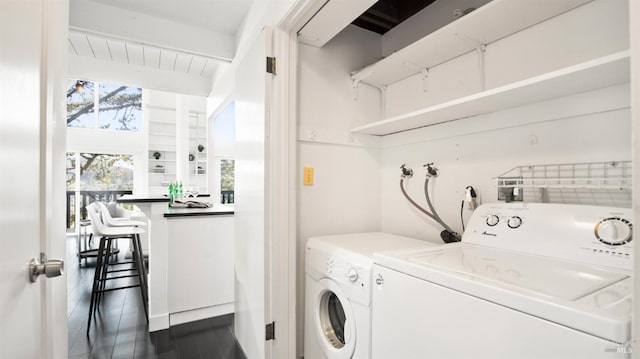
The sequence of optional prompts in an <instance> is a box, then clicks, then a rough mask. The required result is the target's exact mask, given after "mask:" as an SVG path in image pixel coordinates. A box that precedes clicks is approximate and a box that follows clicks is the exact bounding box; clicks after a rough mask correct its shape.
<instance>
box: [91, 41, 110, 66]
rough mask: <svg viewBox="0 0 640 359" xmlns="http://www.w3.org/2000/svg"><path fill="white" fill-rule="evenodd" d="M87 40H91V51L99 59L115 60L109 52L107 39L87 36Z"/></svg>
mask: <svg viewBox="0 0 640 359" xmlns="http://www.w3.org/2000/svg"><path fill="white" fill-rule="evenodd" d="M87 40H89V45H90V46H91V49H92V50H93V53H94V55H95V56H96V58H97V59H100V60H108V61H112V60H113V59H112V58H111V52H109V47H108V46H107V40H106V39H104V38H99V37H95V36H87Z"/></svg>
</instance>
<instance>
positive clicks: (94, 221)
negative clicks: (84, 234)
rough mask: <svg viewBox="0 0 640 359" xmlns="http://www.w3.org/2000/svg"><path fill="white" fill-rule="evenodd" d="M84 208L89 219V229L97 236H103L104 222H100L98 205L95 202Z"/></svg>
mask: <svg viewBox="0 0 640 359" xmlns="http://www.w3.org/2000/svg"><path fill="white" fill-rule="evenodd" d="M86 208H87V213H88V214H89V218H90V219H91V227H92V229H93V233H94V234H95V235H97V236H103V235H104V232H105V231H104V228H105V224H104V222H102V215H101V213H100V212H101V211H100V207H98V204H97V203H96V202H93V203H91V204H89V205H88V206H87V207H86Z"/></svg>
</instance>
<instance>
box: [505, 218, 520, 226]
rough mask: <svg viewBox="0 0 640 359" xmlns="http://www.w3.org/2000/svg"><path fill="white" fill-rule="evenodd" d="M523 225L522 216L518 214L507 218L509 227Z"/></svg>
mask: <svg viewBox="0 0 640 359" xmlns="http://www.w3.org/2000/svg"><path fill="white" fill-rule="evenodd" d="M521 225H522V218H520V217H518V216H513V217H511V218H509V219H508V220H507V226H509V228H518V227H520V226H521Z"/></svg>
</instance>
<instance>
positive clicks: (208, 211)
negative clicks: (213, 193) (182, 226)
mask: <svg viewBox="0 0 640 359" xmlns="http://www.w3.org/2000/svg"><path fill="white" fill-rule="evenodd" d="M233 213H234V211H233V207H229V206H225V205H223V204H219V203H216V204H214V205H213V207H211V208H176V207H167V213H165V214H164V216H165V217H166V218H176V217H193V216H222V215H233Z"/></svg>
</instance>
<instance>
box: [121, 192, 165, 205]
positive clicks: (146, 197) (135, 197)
mask: <svg viewBox="0 0 640 359" xmlns="http://www.w3.org/2000/svg"><path fill="white" fill-rule="evenodd" d="M116 202H118V203H140V202H169V198H168V197H167V196H165V195H163V194H125V195H124V196H122V197H120V198H118V199H116Z"/></svg>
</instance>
